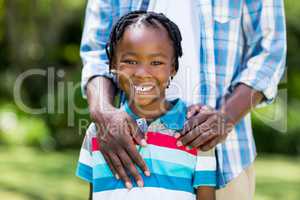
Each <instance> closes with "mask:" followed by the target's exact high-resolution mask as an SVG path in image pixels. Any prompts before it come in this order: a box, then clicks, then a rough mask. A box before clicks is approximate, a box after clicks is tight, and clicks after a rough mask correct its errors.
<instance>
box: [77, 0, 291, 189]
mask: <svg viewBox="0 0 300 200" xmlns="http://www.w3.org/2000/svg"><path fill="white" fill-rule="evenodd" d="M139 9H140V10H151V11H156V12H162V13H164V14H166V16H167V17H169V18H170V19H171V20H173V21H174V22H175V23H176V24H177V25H178V26H179V28H180V30H181V32H182V36H183V42H182V45H183V53H184V55H183V57H182V58H181V59H180V63H179V64H180V65H179V71H178V73H177V75H176V76H175V78H174V79H173V81H172V82H171V86H170V88H169V91H168V97H169V98H177V97H180V98H181V99H183V100H185V101H186V102H188V104H192V103H203V104H207V105H210V106H212V107H214V108H216V109H218V108H220V106H221V105H222V101H223V99H224V96H225V95H227V94H230V93H232V91H233V90H234V88H235V87H236V85H237V84H239V83H244V84H246V85H248V86H250V87H252V88H253V89H255V90H257V91H260V92H262V93H263V94H264V96H265V102H267V103H269V102H272V100H273V99H274V98H275V96H276V93H277V85H278V83H279V81H280V79H281V77H282V74H283V72H284V66H285V58H286V27H285V16H284V5H283V0H255V1H253V0H230V1H229V0H164V1H158V0H122V1H118V0H117V1H115V0H114V1H112V0H89V1H88V5H87V9H86V19H85V25H84V31H83V37H82V43H81V57H82V60H83V65H84V67H83V71H82V90H83V94H84V96H85V87H86V85H87V82H88V81H89V80H90V79H91V78H92V77H95V76H107V77H111V75H110V74H109V73H108V72H109V71H108V66H107V64H106V63H107V57H106V54H105V48H104V47H105V44H106V42H107V39H108V36H109V33H110V30H111V28H112V25H113V24H114V23H115V22H116V21H117V20H118V19H119V18H120V16H122V15H124V14H125V13H128V12H129V11H132V10H139ZM250 118H251V117H250V114H248V115H246V116H245V117H244V118H243V119H241V120H240V122H239V123H238V124H236V126H235V128H234V130H233V131H232V132H231V133H230V135H229V137H228V138H227V140H226V142H225V143H223V144H219V145H217V147H216V152H217V160H218V163H217V166H218V175H217V179H218V187H224V186H225V185H226V184H227V183H228V182H229V181H231V180H232V179H233V178H235V177H237V176H238V175H239V174H240V173H241V172H242V171H243V170H244V169H245V168H247V167H248V166H249V165H251V164H252V163H253V161H254V159H255V157H256V149H255V143H254V139H253V135H252V128H251V119H250Z"/></svg>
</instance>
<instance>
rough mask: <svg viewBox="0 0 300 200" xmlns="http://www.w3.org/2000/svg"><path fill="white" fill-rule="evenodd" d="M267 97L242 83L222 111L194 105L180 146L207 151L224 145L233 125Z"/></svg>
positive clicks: (227, 98)
mask: <svg viewBox="0 0 300 200" xmlns="http://www.w3.org/2000/svg"><path fill="white" fill-rule="evenodd" d="M263 98H264V96H263V94H262V93H261V92H259V91H256V90H254V89H252V88H251V87H249V86H247V85H245V84H243V83H240V84H238V85H237V86H236V87H235V89H234V91H233V93H232V94H231V95H230V96H226V97H224V100H225V101H224V104H223V105H222V106H221V109H220V110H219V111H217V110H214V109H212V108H209V107H207V106H203V105H200V104H198V105H192V106H190V107H189V111H188V114H187V118H188V121H187V123H186V124H185V127H184V129H183V131H182V132H181V134H178V135H177V138H179V137H180V136H181V138H179V141H178V145H188V146H190V147H194V148H200V149H201V150H204V151H207V150H209V149H211V148H212V147H214V146H216V145H217V144H218V143H220V142H223V141H224V140H225V139H226V137H227V135H228V133H230V132H231V130H232V129H233V127H234V125H235V124H236V123H237V122H238V121H240V119H241V118H242V117H244V116H245V115H246V114H247V113H249V112H250V111H251V109H252V108H254V107H255V106H256V105H257V104H258V103H259V102H261V101H262V100H263Z"/></svg>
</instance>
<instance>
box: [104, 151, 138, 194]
mask: <svg viewBox="0 0 300 200" xmlns="http://www.w3.org/2000/svg"><path fill="white" fill-rule="evenodd" d="M109 157H110V159H111V163H112V165H113V166H114V168H115V170H116V173H117V174H118V175H119V177H120V179H121V180H122V181H123V182H124V184H125V186H126V188H128V189H131V188H132V183H131V181H130V179H129V177H128V175H127V174H126V171H125V169H124V166H123V164H122V162H121V161H120V159H119V157H118V156H117V155H116V154H114V153H110V154H109Z"/></svg>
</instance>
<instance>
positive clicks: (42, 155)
mask: <svg viewBox="0 0 300 200" xmlns="http://www.w3.org/2000/svg"><path fill="white" fill-rule="evenodd" d="M85 4H86V1H83V0H63V1H61V0H26V1H24V0H0V83H1V84H0V171H1V173H0V198H1V199H9V200H18V199H22V200H27V199H34V200H35V199H36V200H38V199H74V200H76V199H78V200H79V199H87V193H88V185H87V184H86V183H85V182H82V181H81V180H79V179H77V178H76V177H75V175H74V173H75V168H76V161H77V158H78V153H79V148H80V145H81V141H82V138H83V134H84V130H85V129H86V127H87V124H88V123H89V114H88V110H87V104H86V101H85V100H84V99H82V96H81V90H80V76H81V60H80V57H79V44H80V40H81V34H82V27H83V20H84V10H85ZM285 8H286V17H287V31H288V59H287V73H286V75H285V77H284V78H283V80H282V83H281V84H280V86H279V97H278V98H277V100H276V101H275V103H274V104H273V105H271V106H268V107H264V108H259V109H256V110H254V111H253V115H252V116H253V127H254V134H255V140H256V144H257V149H258V152H259V155H258V160H257V162H256V173H257V187H256V188H257V189H256V197H255V199H256V200H273V199H287V200H299V199H300V190H299V188H300V68H299V67H300V55H299V52H300V1H297V0H286V1H285Z"/></svg>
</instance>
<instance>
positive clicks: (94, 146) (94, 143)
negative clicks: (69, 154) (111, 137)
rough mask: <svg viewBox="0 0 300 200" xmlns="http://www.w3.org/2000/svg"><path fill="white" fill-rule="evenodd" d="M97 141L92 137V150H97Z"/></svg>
mask: <svg viewBox="0 0 300 200" xmlns="http://www.w3.org/2000/svg"><path fill="white" fill-rule="evenodd" d="M99 150H100V148H99V143H98V140H97V138H96V137H93V138H92V151H99Z"/></svg>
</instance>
